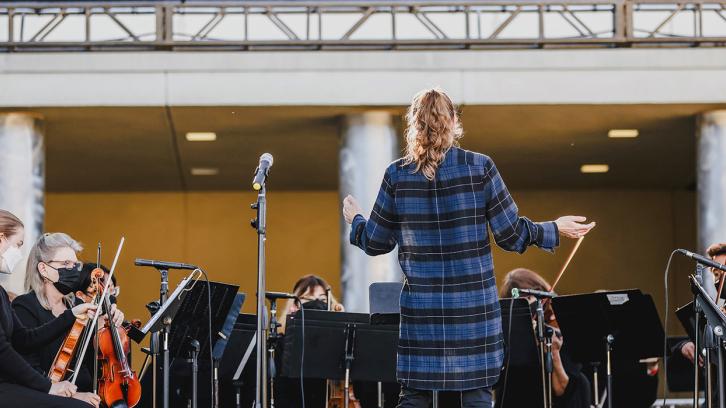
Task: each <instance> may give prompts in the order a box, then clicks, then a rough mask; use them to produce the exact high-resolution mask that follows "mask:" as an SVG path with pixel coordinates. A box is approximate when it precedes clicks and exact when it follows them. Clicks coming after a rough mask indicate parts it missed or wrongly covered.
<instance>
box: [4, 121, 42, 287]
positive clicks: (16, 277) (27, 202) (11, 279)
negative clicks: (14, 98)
mask: <svg viewBox="0 0 726 408" xmlns="http://www.w3.org/2000/svg"><path fill="white" fill-rule="evenodd" d="M44 188H45V149H44V147H43V119H42V118H41V117H40V116H38V115H35V114H33V113H28V112H8V113H2V112H0V208H2V209H4V210H8V211H10V212H12V213H13V214H15V215H17V216H18V218H20V219H21V220H22V221H23V223H24V224H25V245H24V246H23V254H24V255H25V256H27V254H28V252H29V251H30V248H31V247H32V246H33V244H34V243H35V242H36V241H37V239H38V237H39V236H40V234H41V233H42V231H43V219H44V215H45V207H44V202H43V191H44ZM25 265H26V262H25V259H24V260H23V261H21V262H20V263H19V264H18V266H17V267H16V268H15V270H14V271H13V273H12V274H11V275H5V274H0V284H2V286H3V287H4V288H5V289H6V290H8V291H11V292H14V293H16V294H21V293H24V292H25V290H24V288H23V284H24V279H25Z"/></svg>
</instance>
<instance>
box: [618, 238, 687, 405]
mask: <svg viewBox="0 0 726 408" xmlns="http://www.w3.org/2000/svg"><path fill="white" fill-rule="evenodd" d="M677 252H678V251H677V250H675V251H673V252H671V256H669V257H668V263H667V264H666V269H665V273H664V279H663V281H664V285H663V286H664V287H665V318H664V319H663V333H664V336H663V378H668V315H669V314H670V313H669V312H668V275H669V272H670V269H671V261H672V260H673V255H675V254H676V253H677ZM608 398H610V396H609V395H608ZM667 399H668V381H664V382H663V406H666V400H667Z"/></svg>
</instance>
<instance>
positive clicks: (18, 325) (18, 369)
mask: <svg viewBox="0 0 726 408" xmlns="http://www.w3.org/2000/svg"><path fill="white" fill-rule="evenodd" d="M75 320H76V319H75V317H74V316H73V313H72V312H71V311H70V310H67V311H65V312H63V314H62V315H60V316H58V318H54V319H53V320H52V321H50V322H49V323H47V324H44V325H39V327H36V328H35V329H28V328H26V327H25V326H24V325H23V324H22V322H21V321H20V320H19V319H18V316H16V314H15V312H14V311H13V308H12V306H11V305H10V299H9V298H8V294H7V292H5V289H3V288H2V287H0V382H10V383H15V384H19V385H23V386H25V387H29V388H32V389H34V390H38V391H42V392H48V390H50V380H49V379H48V378H46V377H44V376H42V375H41V374H40V373H39V372H38V371H36V370H34V369H33V368H32V367H31V366H30V365H29V364H28V363H27V362H26V361H25V360H24V359H23V357H22V356H21V355H20V354H19V353H18V351H22V352H28V351H30V350H33V349H34V348H36V347H39V346H42V345H44V344H46V343H47V342H48V341H50V340H52V339H54V338H56V337H58V336H60V335H62V333H65V332H67V331H68V329H70V328H71V326H73V322H74V321H75ZM16 349H17V351H16Z"/></svg>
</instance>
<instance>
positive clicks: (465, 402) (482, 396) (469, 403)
mask: <svg viewBox="0 0 726 408" xmlns="http://www.w3.org/2000/svg"><path fill="white" fill-rule="evenodd" d="M438 394H439V407H441V408H455V407H459V408H491V407H492V390H491V389H489V388H477V389H474V390H467V391H445V392H441V391H440V392H439V393H438ZM444 399H446V402H444V401H443V400H444ZM430 406H432V392H431V391H423V390H416V389H413V388H408V387H401V394H400V395H399V399H398V407H397V408H429V407H430Z"/></svg>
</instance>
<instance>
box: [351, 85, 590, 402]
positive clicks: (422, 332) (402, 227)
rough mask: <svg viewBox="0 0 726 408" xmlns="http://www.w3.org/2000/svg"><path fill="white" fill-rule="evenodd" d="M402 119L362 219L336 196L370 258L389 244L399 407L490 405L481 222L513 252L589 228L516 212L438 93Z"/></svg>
mask: <svg viewBox="0 0 726 408" xmlns="http://www.w3.org/2000/svg"><path fill="white" fill-rule="evenodd" d="M406 120H407V122H408V128H407V131H406V155H405V156H404V157H403V158H401V159H399V160H396V161H395V162H393V163H392V164H391V165H390V166H388V168H387V169H386V170H385V174H384V176H383V182H382V183H381V188H380V191H379V193H378V198H377V199H376V202H375V205H374V206H373V211H372V212H371V215H370V218H369V219H368V220H366V219H365V218H364V216H363V210H362V209H361V207H360V205H358V202H357V201H356V200H355V198H353V197H352V196H348V197H346V198H345V200H344V202H343V215H344V217H345V220H346V221H347V222H348V223H350V224H351V225H352V228H351V233H350V242H351V244H353V245H356V246H358V247H359V248H361V249H362V250H364V251H365V252H366V254H368V255H373V256H375V255H381V254H385V253H388V252H390V251H392V250H393V249H394V248H395V247H396V245H398V246H399V249H398V259H399V263H400V264H401V268H402V269H403V273H404V275H405V280H404V286H403V290H402V292H401V299H400V303H401V327H400V339H399V345H398V359H397V376H398V380H399V382H400V383H401V387H402V389H401V396H400V401H399V407H401V408H410V407H425V406H428V404H429V403H430V401H431V394H432V393H431V391H432V390H440V391H457V392H460V393H461V394H460V395H461V402H462V406H464V407H470V408H474V407H490V406H491V401H492V396H491V388H492V387H493V386H494V384H495V383H496V382H497V379H498V378H499V372H500V369H501V366H502V360H503V356H504V345H503V341H502V329H501V317H500V310H499V302H498V298H497V290H496V287H495V284H494V271H493V266H492V265H493V263H492V256H491V248H490V246H489V236H488V233H487V225H488V226H489V228H490V229H491V231H492V233H493V235H494V239H495V241H496V243H497V244H498V245H499V246H500V247H502V248H503V249H505V250H508V251H515V252H519V253H522V252H524V251H525V250H526V249H527V247H528V246H531V245H535V246H538V247H540V248H543V249H545V250H547V251H553V250H554V248H555V247H557V246H558V244H559V235H560V234H562V235H564V236H567V237H572V238H578V237H581V236H583V235H584V234H586V233H587V232H588V231H590V229H591V228H592V227H594V225H595V224H594V223H590V224H582V222H583V221H584V220H585V218H583V217H573V216H567V217H561V218H559V219H558V220H556V221H554V222H544V223H535V222H532V221H530V220H529V219H528V218H525V217H521V216H519V214H518V210H517V206H516V205H515V203H514V200H513V199H512V197H511V196H510V195H509V192H508V191H507V188H506V187H505V185H504V182H503V181H502V177H501V175H500V174H499V172H498V171H497V168H496V166H495V165H494V162H493V161H492V160H491V159H490V158H489V157H487V156H485V155H483V154H480V153H475V152H470V151H466V150H462V149H460V148H459V147H458V146H457V145H458V139H459V138H460V137H461V136H462V134H463V131H462V127H461V123H460V121H459V115H458V114H457V108H456V106H455V105H454V103H453V102H452V101H451V99H450V98H449V96H448V95H446V94H445V93H444V92H443V91H441V90H440V89H427V90H424V91H422V92H419V93H418V94H417V95H416V96H415V97H414V98H413V103H412V104H411V106H410V107H409V109H408V113H407V115H406Z"/></svg>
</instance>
